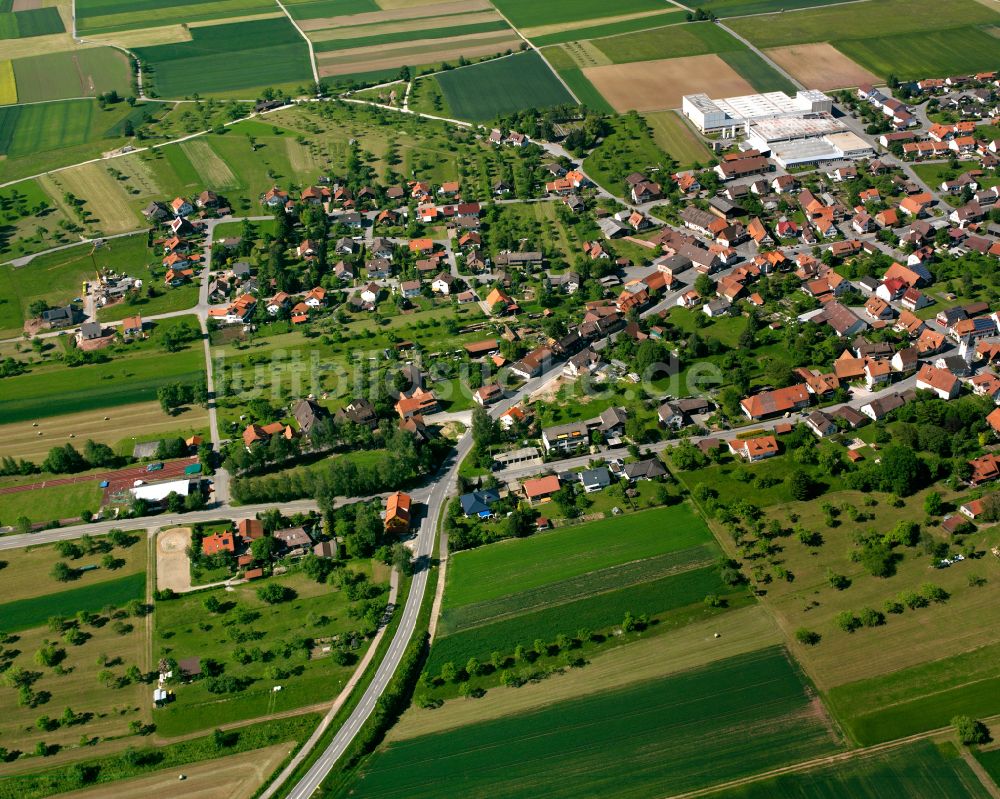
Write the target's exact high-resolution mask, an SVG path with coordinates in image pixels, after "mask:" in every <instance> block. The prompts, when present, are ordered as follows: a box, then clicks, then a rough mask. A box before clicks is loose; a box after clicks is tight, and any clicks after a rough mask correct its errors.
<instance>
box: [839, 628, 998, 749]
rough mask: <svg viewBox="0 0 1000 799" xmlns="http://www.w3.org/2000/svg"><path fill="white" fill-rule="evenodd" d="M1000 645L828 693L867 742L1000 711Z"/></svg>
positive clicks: (843, 719) (844, 720) (855, 732)
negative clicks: (999, 673)
mask: <svg viewBox="0 0 1000 799" xmlns="http://www.w3.org/2000/svg"><path fill="white" fill-rule="evenodd" d="M998 657H1000V644H993V645H991V646H985V647H982V648H980V649H974V650H972V651H971V652H963V653H962V654H960V655H955V656H953V657H949V658H945V659H943V660H935V661H931V662H929V663H923V664H921V665H919V666H914V667H912V668H909V669H904V670H902V671H897V672H894V673H892V674H887V675H884V676H882V677H874V678H871V679H868V680H861V681H859V682H853V683H849V684H847V685H841V686H838V687H836V688H833V689H831V690H830V691H829V693H828V699H829V702H830V706H831V709H832V710H833V712H834V713H835V714H836V715H837V717H838V718H839V719H840V720H841V723H842V724H843V726H844V727H845V729H846V730H847V731H848V732H849V733H851V735H852V737H854V738H855V739H856V740H857V741H858V743H860V744H861V745H862V746H870V745H872V744H876V743H881V742H883V741H891V740H894V739H896V738H902V737H904V736H907V735H913V734H914V733H918V732H923V731H925V730H933V729H937V728H938V727H946V726H948V724H949V723H950V721H951V718H952V717H953V716H955V715H957V714H959V713H965V714H968V715H971V716H975V717H981V716H992V715H994V714H996V713H1000V677H998V676H997V674H996V663H997V658H998Z"/></svg>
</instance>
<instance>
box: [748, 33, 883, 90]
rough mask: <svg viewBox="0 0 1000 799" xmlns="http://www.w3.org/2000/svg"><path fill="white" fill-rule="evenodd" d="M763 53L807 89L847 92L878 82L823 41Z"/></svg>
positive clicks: (865, 70) (773, 49) (870, 74)
mask: <svg viewBox="0 0 1000 799" xmlns="http://www.w3.org/2000/svg"><path fill="white" fill-rule="evenodd" d="M764 52H766V53H767V55H768V57H769V58H770V59H772V60H773V61H774V62H775V63H776V64H777V65H778V66H779V67H781V68H782V69H784V70H785V71H786V72H788V73H789V74H790V75H791V76H792V77H793V78H795V79H796V80H798V81H799V83H801V84H803V85H804V86H807V87H809V88H810V89H819V90H820V91H828V90H829V89H846V88H854V87H855V86H860V85H861V84H862V83H871V84H875V83H879V82H880V81H881V78H879V77H878V76H877V75H873V74H872V73H871V72H869V71H868V70H867V69H865V68H864V67H862V66H861V65H860V64H856V63H854V62H853V61H852V60H851V59H849V58H848V57H847V56H846V55H844V54H843V53H842V52H840V50H838V49H837V48H836V47H834V46H833V45H832V44H827V43H826V42H820V43H817V44H794V45H792V46H791V47H773V48H771V49H770V50H765V51H764Z"/></svg>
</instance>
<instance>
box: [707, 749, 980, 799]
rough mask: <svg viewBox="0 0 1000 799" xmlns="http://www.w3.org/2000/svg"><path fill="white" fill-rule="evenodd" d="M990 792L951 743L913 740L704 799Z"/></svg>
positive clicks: (966, 797)
mask: <svg viewBox="0 0 1000 799" xmlns="http://www.w3.org/2000/svg"><path fill="white" fill-rule="evenodd" d="M990 795H991V794H990V792H989V791H988V790H987V789H986V788H984V787H983V784H982V783H981V782H980V781H979V779H978V778H977V777H976V775H975V773H974V772H973V771H972V769H971V768H969V765H968V763H966V762H965V761H964V760H963V759H962V758H961V757H960V756H959V754H958V752H957V751H956V749H955V747H954V745H953V744H951V743H942V744H934V743H932V742H930V741H918V742H917V743H912V744H908V745H907V746H905V747H900V748H897V749H891V750H889V751H887V752H880V753H877V754H870V755H861V756H858V757H851V758H849V759H844V760H838V762H837V763H836V764H832V765H829V766H822V767H820V768H817V769H814V770H812V771H802V772H796V773H794V774H786V775H783V776H781V777H776V778H774V779H770V780H762V781H760V782H751V783H749V784H747V785H740V786H735V787H732V788H727V789H726V790H725V791H722V792H719V793H712V794H708V795H707V796H706V799H814V798H815V797H850V799H986V797H988V796H990Z"/></svg>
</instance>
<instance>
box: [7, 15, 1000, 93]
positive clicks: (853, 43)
mask: <svg viewBox="0 0 1000 799" xmlns="http://www.w3.org/2000/svg"><path fill="white" fill-rule="evenodd" d="M997 22H1000V17H998V19H997ZM833 45H834V46H835V47H836V48H837V49H838V50H840V51H841V52H843V53H844V54H845V55H847V56H849V57H850V58H851V59H853V60H854V61H856V62H857V63H859V64H861V66H863V67H865V68H866V69H868V70H870V71H871V72H873V73H874V74H876V75H890V74H892V75H896V76H897V77H898V78H900V79H901V80H919V79H920V78H921V77H923V76H925V75H932V74H933V75H938V74H940V75H948V74H951V75H954V74H956V73H970V72H971V73H975V72H979V71H982V70H988V69H992V68H994V67H995V66H996V64H997V49H998V47H1000V45H998V39H997V38H996V37H995V36H991V35H990V34H989V33H987V32H986V31H984V30H982V29H980V28H975V27H972V26H969V27H964V28H946V29H944V30H933V31H926V32H922V33H903V34H899V35H888V36H878V37H871V38H865V39H848V40H844V41H834V42H833ZM18 89H19V90H20V85H19V86H18Z"/></svg>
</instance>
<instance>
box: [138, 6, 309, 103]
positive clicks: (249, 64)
mask: <svg viewBox="0 0 1000 799" xmlns="http://www.w3.org/2000/svg"><path fill="white" fill-rule="evenodd" d="M191 34H192V40H191V41H190V42H180V43H177V44H162V45H157V46H154V47H137V48H136V49H135V52H136V54H137V55H138V56H139V57H140V58H141V59H143V60H144V61H148V62H149V63H150V64H151V65H152V67H153V85H154V86H155V88H156V91H157V92H158V93H159V94H160V95H161V96H163V97H184V96H188V95H191V94H194V93H196V92H198V93H201V94H213V93H216V94H218V93H224V92H240V91H241V90H242V91H244V93H245V94H246V93H249V92H247V91H246V90H249V89H253V88H257V87H261V86H276V85H278V84H287V83H294V82H296V81H300V82H310V81H311V80H312V70H311V68H310V66H309V50H308V47H307V46H306V43H305V41H304V40H303V39H302V37H301V36H300V35H299V34H298V32H297V31H296V30H295V28H294V27H292V24H291V22H289V21H288V20H287V19H264V20H256V21H251V22H237V23H233V24H231V25H211V26H208V27H204V28H194V29H193V30H192V32H191ZM250 94H252V93H250Z"/></svg>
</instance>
